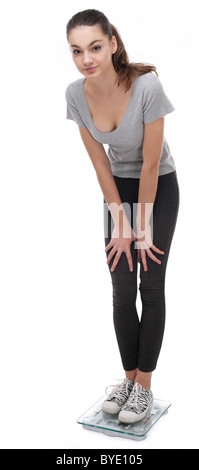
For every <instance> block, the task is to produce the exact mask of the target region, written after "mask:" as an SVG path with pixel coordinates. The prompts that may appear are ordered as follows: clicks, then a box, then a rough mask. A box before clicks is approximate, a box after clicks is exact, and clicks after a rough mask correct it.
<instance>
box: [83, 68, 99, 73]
mask: <svg viewBox="0 0 199 470" xmlns="http://www.w3.org/2000/svg"><path fill="white" fill-rule="evenodd" d="M96 68H97V67H88V68H87V69H85V70H86V71H87V72H89V71H93V70H95V69H96Z"/></svg>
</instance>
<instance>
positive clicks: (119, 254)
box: [111, 251, 121, 272]
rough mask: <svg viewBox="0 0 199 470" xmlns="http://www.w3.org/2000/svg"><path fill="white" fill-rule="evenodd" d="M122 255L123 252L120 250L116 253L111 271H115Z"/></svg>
mask: <svg viewBox="0 0 199 470" xmlns="http://www.w3.org/2000/svg"><path fill="white" fill-rule="evenodd" d="M120 256H121V252H119V251H118V252H117V254H116V256H115V259H114V261H113V264H112V266H111V272H113V271H114V269H115V268H116V266H117V263H118V261H119V259H120Z"/></svg>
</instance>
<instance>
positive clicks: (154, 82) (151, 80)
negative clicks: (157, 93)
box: [138, 72, 162, 89]
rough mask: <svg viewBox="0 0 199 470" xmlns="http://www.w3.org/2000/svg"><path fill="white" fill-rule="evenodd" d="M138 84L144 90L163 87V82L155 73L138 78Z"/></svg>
mask: <svg viewBox="0 0 199 470" xmlns="http://www.w3.org/2000/svg"><path fill="white" fill-rule="evenodd" d="M138 82H139V84H140V86H141V87H142V88H143V89H144V88H146V89H150V88H154V89H156V88H158V87H159V86H161V85H162V84H161V81H160V79H159V77H158V76H157V75H155V74H154V73H153V72H147V73H144V74H142V75H139V76H138Z"/></svg>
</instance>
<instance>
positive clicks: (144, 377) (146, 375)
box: [134, 370, 152, 390]
mask: <svg viewBox="0 0 199 470" xmlns="http://www.w3.org/2000/svg"><path fill="white" fill-rule="evenodd" d="M151 376H152V372H141V371H139V370H138V372H137V374H136V377H135V380H134V383H139V384H140V385H141V386H142V387H143V388H145V390H150V388H151Z"/></svg>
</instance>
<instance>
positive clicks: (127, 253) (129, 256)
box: [126, 250, 133, 271]
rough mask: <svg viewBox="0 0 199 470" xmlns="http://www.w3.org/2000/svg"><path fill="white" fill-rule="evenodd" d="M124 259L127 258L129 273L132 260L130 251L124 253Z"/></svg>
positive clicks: (131, 269) (131, 267)
mask: <svg viewBox="0 0 199 470" xmlns="http://www.w3.org/2000/svg"><path fill="white" fill-rule="evenodd" d="M126 257H127V261H128V264H129V269H130V271H133V260H132V256H131V252H130V250H129V251H127V252H126Z"/></svg>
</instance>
